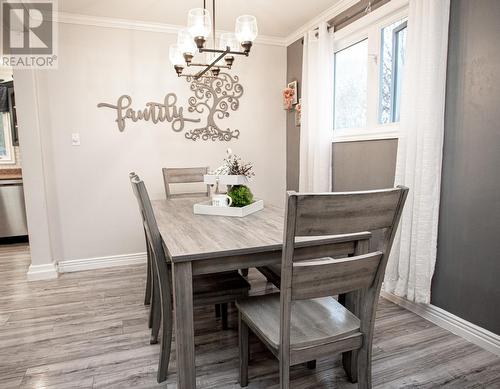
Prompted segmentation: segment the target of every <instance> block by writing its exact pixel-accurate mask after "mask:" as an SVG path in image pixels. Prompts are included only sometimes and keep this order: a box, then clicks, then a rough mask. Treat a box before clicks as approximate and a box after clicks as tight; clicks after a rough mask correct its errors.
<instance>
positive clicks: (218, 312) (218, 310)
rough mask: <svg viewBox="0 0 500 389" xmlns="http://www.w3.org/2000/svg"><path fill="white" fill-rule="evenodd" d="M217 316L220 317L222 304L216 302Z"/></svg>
mask: <svg viewBox="0 0 500 389" xmlns="http://www.w3.org/2000/svg"><path fill="white" fill-rule="evenodd" d="M215 317H220V304H215Z"/></svg>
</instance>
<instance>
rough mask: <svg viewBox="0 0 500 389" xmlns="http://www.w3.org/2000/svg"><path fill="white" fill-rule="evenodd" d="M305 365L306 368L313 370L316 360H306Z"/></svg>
mask: <svg viewBox="0 0 500 389" xmlns="http://www.w3.org/2000/svg"><path fill="white" fill-rule="evenodd" d="M306 366H307V368H308V369H310V370H314V369H316V360H314V361H309V362H306Z"/></svg>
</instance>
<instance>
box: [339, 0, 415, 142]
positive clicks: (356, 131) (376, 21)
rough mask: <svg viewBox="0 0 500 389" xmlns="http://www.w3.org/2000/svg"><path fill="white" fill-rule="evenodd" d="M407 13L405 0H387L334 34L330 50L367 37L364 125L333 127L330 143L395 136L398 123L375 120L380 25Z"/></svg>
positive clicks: (377, 111)
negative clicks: (344, 127)
mask: <svg viewBox="0 0 500 389" xmlns="http://www.w3.org/2000/svg"><path fill="white" fill-rule="evenodd" d="M407 16H408V0H391V1H390V2H389V3H387V4H385V5H384V6H382V7H380V8H378V9H376V10H375V11H373V12H371V13H370V14H368V15H366V16H364V17H363V18H361V19H359V20H357V21H355V22H354V23H352V24H350V25H348V26H346V27H344V28H342V29H341V30H339V31H338V32H336V33H335V41H334V53H336V52H338V51H340V50H342V49H345V48H347V47H349V46H351V45H353V44H356V43H358V42H360V41H362V40H364V39H368V61H367V63H368V69H367V80H368V82H367V113H366V128H346V129H335V130H334V132H333V133H334V135H333V142H352V141H361V140H377V139H394V138H399V123H389V124H380V123H379V82H380V54H381V36H382V29H383V28H384V27H386V26H388V25H390V24H392V23H394V22H396V21H398V20H401V19H403V18H405V17H407ZM332 55H333V53H332Z"/></svg>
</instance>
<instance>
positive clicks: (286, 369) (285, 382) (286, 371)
mask: <svg viewBox="0 0 500 389" xmlns="http://www.w3.org/2000/svg"><path fill="white" fill-rule="evenodd" d="M279 364H280V389H290V366H289V365H288V363H287V362H284V361H283V360H281V359H280V360H279Z"/></svg>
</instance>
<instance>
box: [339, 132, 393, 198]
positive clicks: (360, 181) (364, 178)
mask: <svg viewBox="0 0 500 389" xmlns="http://www.w3.org/2000/svg"><path fill="white" fill-rule="evenodd" d="M397 150H398V141H397V139H383V140H369V141H359V142H341V143H334V144H333V150H332V155H333V158H332V160H333V169H332V170H333V177H332V183H333V190H335V191H337V192H342V191H349V190H370V189H383V188H390V187H392V186H393V185H394V172H395V169H396V154H397Z"/></svg>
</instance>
